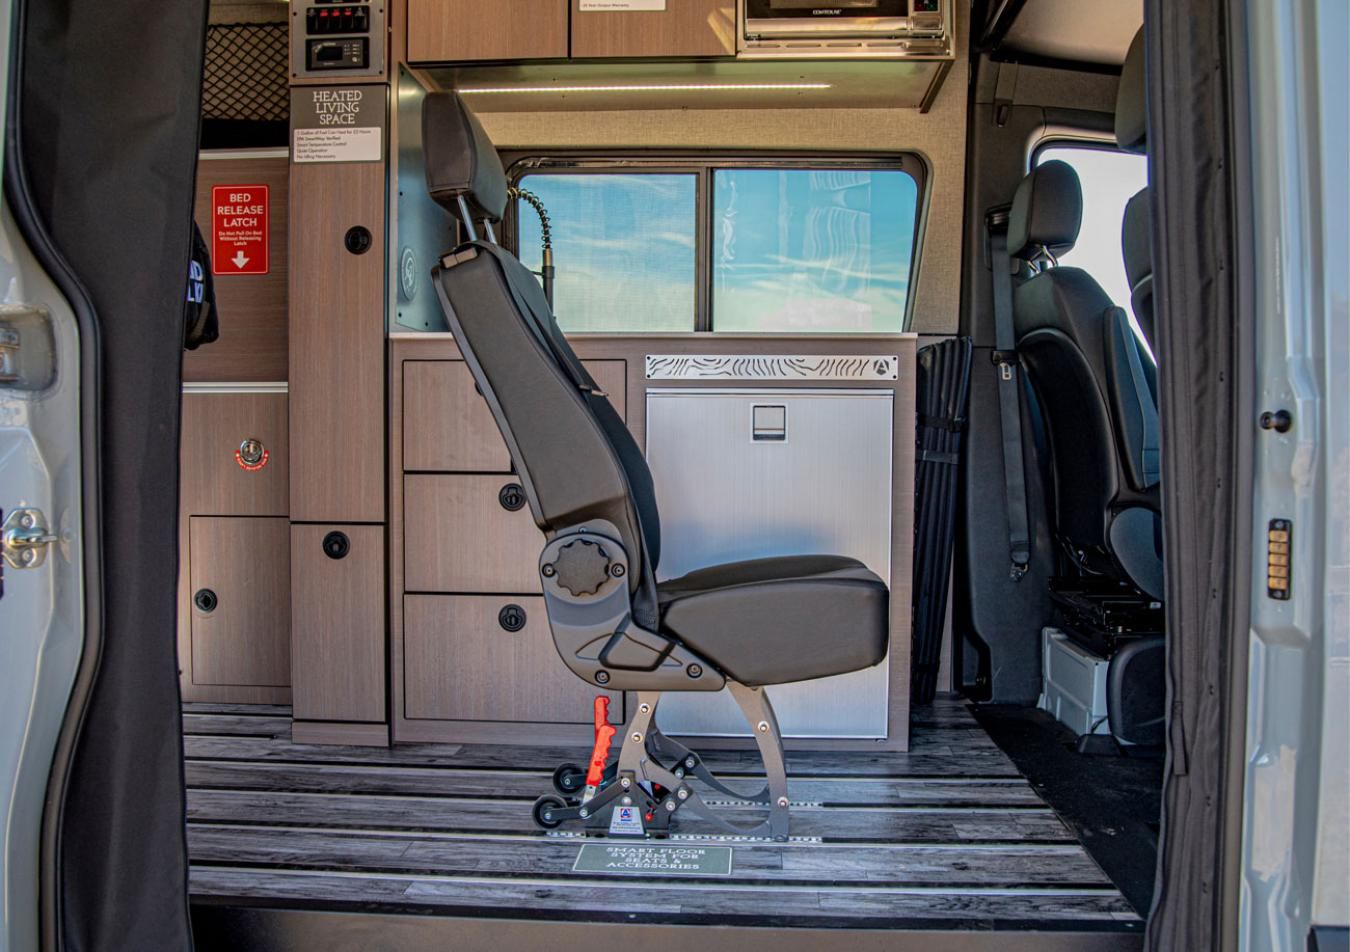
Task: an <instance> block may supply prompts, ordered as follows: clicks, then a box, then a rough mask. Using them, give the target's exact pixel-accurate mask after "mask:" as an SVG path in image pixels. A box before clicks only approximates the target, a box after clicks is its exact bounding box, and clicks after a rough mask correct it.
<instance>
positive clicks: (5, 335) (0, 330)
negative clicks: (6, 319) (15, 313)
mask: <svg viewBox="0 0 1350 952" xmlns="http://www.w3.org/2000/svg"><path fill="white" fill-rule="evenodd" d="M18 379H19V332H18V331H16V330H15V329H14V328H12V327H10V326H9V325H8V324H0V383H16V382H17V381H18Z"/></svg>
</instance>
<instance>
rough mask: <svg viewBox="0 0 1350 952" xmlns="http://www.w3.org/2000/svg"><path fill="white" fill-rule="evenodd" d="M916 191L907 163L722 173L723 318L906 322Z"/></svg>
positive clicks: (717, 289)
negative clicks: (894, 166) (892, 167)
mask: <svg viewBox="0 0 1350 952" xmlns="http://www.w3.org/2000/svg"><path fill="white" fill-rule="evenodd" d="M917 199H918V186H917V184H916V183H915V181H914V179H913V178H912V177H911V176H909V175H908V174H906V173H905V172H901V171H898V170H882V171H875V170H861V169H724V170H719V171H717V172H716V173H714V202H713V204H714V212H713V321H714V326H715V327H716V328H717V329H718V330H724V331H779V332H785V331H787V332H791V331H832V332H845V333H847V332H867V331H900V330H903V329H904V323H905V302H906V298H907V295H908V293H909V273H910V262H911V258H912V255H913V252H914V215H915V209H916V203H917Z"/></svg>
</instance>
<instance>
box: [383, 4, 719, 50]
mask: <svg viewBox="0 0 1350 952" xmlns="http://www.w3.org/2000/svg"><path fill="white" fill-rule="evenodd" d="M620 7H626V8H620ZM735 55H736V5H735V3H734V2H732V0H664V2H661V0H657V2H652V0H628V2H627V3H625V4H620V3H616V2H615V0H602V2H597V0H493V2H492V3H483V2H482V0H408V59H409V61H410V62H413V63H476V62H489V61H519V60H542V59H567V58H568V57H569V56H570V57H571V58H572V59H649V58H657V59H660V58H693V57H710V56H735Z"/></svg>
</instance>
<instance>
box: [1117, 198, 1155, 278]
mask: <svg viewBox="0 0 1350 952" xmlns="http://www.w3.org/2000/svg"><path fill="white" fill-rule="evenodd" d="M1152 217H1153V213H1152V212H1151V211H1150V210H1149V204H1148V189H1147V188H1141V189H1140V190H1139V191H1138V192H1136V193H1135V194H1134V197H1133V198H1131V199H1130V200H1129V201H1128V202H1126V203H1125V217H1124V218H1123V219H1122V220H1121V224H1120V247H1121V250H1122V251H1123V252H1124V255H1125V277H1126V278H1127V279H1128V280H1129V282H1130V289H1131V290H1133V289H1134V288H1137V287H1138V286H1139V282H1140V281H1143V280H1144V279H1145V278H1147V277H1150V276H1151V275H1152V274H1153V240H1152V231H1153V224H1152Z"/></svg>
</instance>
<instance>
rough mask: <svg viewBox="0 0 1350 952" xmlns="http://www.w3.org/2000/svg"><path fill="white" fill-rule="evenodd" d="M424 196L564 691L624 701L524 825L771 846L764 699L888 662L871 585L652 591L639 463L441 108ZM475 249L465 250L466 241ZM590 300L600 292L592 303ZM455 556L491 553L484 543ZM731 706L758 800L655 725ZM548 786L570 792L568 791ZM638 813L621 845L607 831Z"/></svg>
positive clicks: (447, 109) (464, 112) (853, 568)
mask: <svg viewBox="0 0 1350 952" xmlns="http://www.w3.org/2000/svg"><path fill="white" fill-rule="evenodd" d="M422 123H423V138H422V141H423V148H424V150H425V158H426V171H427V185H428V188H429V189H430V192H431V196H432V198H433V199H435V200H436V201H437V202H438V203H440V204H441V205H442V206H444V207H445V208H446V209H447V210H448V211H450V212H451V214H453V215H456V216H457V217H458V218H459V220H460V222H461V224H462V226H463V228H464V230H465V233H466V234H467V235H468V237H469V238H470V240H469V241H468V242H467V243H465V244H463V245H461V246H460V247H458V248H456V249H455V250H453V251H451V252H449V253H448V254H446V255H445V256H444V257H443V258H442V259H441V261H440V265H439V267H437V268H435V269H434V270H433V272H432V275H433V282H434V284H435V287H436V293H437V295H438V296H439V298H440V302H441V306H442V308H443V309H444V311H445V315H446V319H447V321H448V322H449V326H450V328H451V330H452V331H453V332H454V335H455V339H456V341H457V343H458V345H459V348H460V351H461V352H462V354H463V356H464V359H465V361H466V362H467V364H468V366H469V369H470V370H471V371H472V373H473V376H474V379H475V381H476V382H477V384H478V387H479V389H480V390H481V391H482V394H483V397H484V399H485V400H486V401H487V404H488V406H489V408H490V409H491V411H492V415H493V417H494V418H495V420H496V422H497V426H498V428H499V429H500V430H501V433H502V437H503V438H504V439H505V441H506V445H507V447H508V448H509V450H510V453H511V459H512V462H513V463H514V465H515V470H516V472H517V474H518V475H519V478H520V483H521V486H522V487H524V490H525V495H526V497H527V498H528V500H529V504H530V511H531V513H532V514H533V516H534V520H535V522H536V523H537V524H538V526H539V528H540V529H541V530H542V531H543V532H544V535H545V539H546V543H545V545H544V549H543V551H542V552H541V553H540V556H539V577H540V583H541V585H542V586H543V592H544V602H545V605H546V608H547V611H548V619H549V624H550V626H551V628H552V630H553V639H554V643H555V645H556V647H557V650H558V653H559V655H560V656H561V657H562V660H563V663H565V664H566V665H567V666H568V667H569V668H570V669H571V670H572V672H573V673H574V674H576V675H577V677H579V678H581V679H583V680H584V681H586V682H587V683H589V684H592V685H595V686H596V687H597V688H601V689H604V690H608V691H632V692H636V695H637V700H636V705H635V709H634V711H633V713H632V717H631V718H630V720H629V722H628V724H627V726H626V727H625V728H624V731H623V734H622V737H623V745H622V748H621V750H620V753H619V756H618V761H617V763H615V764H612V765H610V766H609V769H608V770H607V771H606V775H605V780H604V783H603V784H602V785H601V786H600V788H599V790H598V791H589V790H588V794H591V795H590V796H589V798H588V799H585V800H584V801H581V802H578V801H576V800H567V801H565V800H563V799H561V798H558V797H544V798H541V799H540V801H539V802H538V803H536V805H535V820H536V821H537V822H538V823H539V824H540V825H541V826H544V827H554V826H557V825H559V824H561V823H562V822H565V821H568V820H574V819H579V820H584V821H585V824H586V828H587V831H588V832H604V831H612V832H615V833H632V834H637V835H658V836H659V835H663V834H664V833H665V832H667V831H668V830H669V823H670V819H671V817H672V816H673V815H674V814H675V813H676V812H677V811H678V810H681V809H683V810H688V811H690V812H691V813H696V814H698V815H700V816H702V817H704V818H705V819H706V820H708V821H710V822H711V823H712V824H713V825H715V826H716V827H717V828H718V829H719V830H720V831H722V832H724V833H731V834H741V835H746V836H753V837H773V838H775V839H780V840H781V839H785V838H786V837H787V835H788V797H787V776H786V768H785V766H784V760H783V746H782V739H781V736H780V734H779V730H778V723H777V721H776V719H775V717H774V713H773V708H772V706H771V705H770V704H769V699H768V698H767V697H766V696H765V693H764V688H765V686H766V685H772V684H781V683H785V682H791V681H805V680H809V679H812V678H823V677H828V676H830V675H836V674H844V673H846V672H849V671H856V670H859V669H861V668H866V667H870V666H871V665H874V664H877V663H879V662H880V661H881V660H882V659H883V658H884V657H885V656H886V651H887V639H888V600H889V594H888V592H887V589H886V585H885V583H883V582H882V580H881V579H880V578H878V577H877V576H876V575H875V574H873V573H872V572H870V571H869V570H868V569H867V568H866V567H865V566H863V564H862V563H860V562H857V561H855V560H853V559H848V558H842V557H839V556H831V555H819V556H815V555H812V556H790V557H784V558H772V559H758V560H754V561H748V562H738V563H734V564H729V565H719V566H714V567H712V568H706V569H702V570H700V571H697V572H693V573H691V574H689V575H686V576H684V577H683V578H679V579H675V580H671V581H666V582H661V583H659V584H658V583H657V581H656V569H657V565H658V564H659V561H660V557H661V526H660V519H659V516H658V514H657V511H656V496H655V492H654V490H653V486H652V476H651V472H650V470H649V469H648V468H647V464H646V461H645V460H644V459H643V456H642V452H641V450H639V449H638V446H637V444H636V442H635V441H634V440H633V437H632V435H631V434H630V433H629V431H628V429H627V427H626V426H625V425H624V423H623V421H622V419H620V417H619V415H618V414H617V413H616V412H615V410H614V408H613V407H612V406H611V405H610V402H609V400H608V399H607V397H606V394H604V393H603V392H602V391H601V390H600V389H599V388H598V387H597V386H596V383H595V381H594V380H593V379H591V377H590V375H589V374H588V373H587V372H586V369H585V368H584V367H583V366H582V364H581V362H580V361H579V360H578V359H577V356H576V354H574V353H573V352H572V349H571V347H569V346H568V343H567V340H566V339H565V338H564V337H563V335H562V333H561V331H560V330H559V329H558V325H557V323H556V322H555V320H554V318H553V314H552V312H551V310H550V308H549V306H548V302H547V301H546V300H545V298H544V294H543V290H542V288H541V287H540V285H539V282H538V281H537V280H536V278H535V277H534V275H533V274H531V273H530V272H529V271H528V270H527V269H526V268H525V267H524V265H522V264H521V263H520V262H519V261H517V260H516V258H515V257H514V256H512V255H511V254H510V253H509V252H507V251H505V250H503V249H502V248H501V247H499V246H498V245H497V244H496V241H495V236H494V235H493V231H492V222H494V221H498V220H500V219H501V217H502V214H503V212H504V211H505V209H506V202H507V181H506V175H505V173H504V171H503V169H502V166H501V162H500V160H499V159H498V157H497V153H496V151H495V150H494V149H493V146H492V143H491V141H490V140H489V139H488V138H487V136H486V134H485V133H484V131H483V128H482V126H481V125H480V124H479V122H478V120H477V119H476V118H475V117H474V115H473V114H472V113H471V112H470V111H469V110H468V109H467V108H466V107H465V105H464V103H463V102H462V101H461V100H460V99H459V97H458V96H456V95H454V94H452V93H438V94H434V95H430V96H428V97H427V99H426V102H425V105H424V106H423V116H422ZM480 225H481V228H482V230H483V232H484V234H485V235H486V236H487V240H479V239H478V237H477V235H478V231H479V228H480ZM596 290H597V293H604V289H603V288H597V289H596ZM464 544H465V545H491V544H492V540H490V539H486V540H485V539H473V540H465V541H464ZM723 687H727V688H730V690H731V693H732V696H733V697H734V698H735V699H736V701H737V703H738V704H739V706H740V708H741V710H742V712H743V713H744V715H745V718H746V720H747V721H748V723H749V725H750V729H751V733H752V734H753V736H754V738H755V740H756V742H757V744H758V746H759V751H760V754H761V756H762V757H763V760H764V766H765V771H766V773H767V779H768V782H767V784H766V785H765V787H764V789H763V790H760V791H758V792H757V793H754V794H749V795H746V794H742V793H738V792H736V791H735V790H733V789H731V788H730V787H727V786H726V785H725V784H723V783H722V782H721V781H719V780H718V779H717V778H716V777H715V776H714V775H713V774H711V773H710V772H709V771H708V770H707V768H706V767H705V766H704V765H703V762H702V761H701V759H700V758H699V756H698V755H697V754H696V753H694V752H693V751H691V750H689V749H688V748H687V747H685V746H684V745H683V744H680V743H679V742H677V741H675V740H673V739H671V738H668V737H665V736H664V735H662V734H661V732H660V731H659V729H658V728H657V726H656V721H655V715H656V709H657V705H658V703H659V701H660V698H661V695H662V693H663V692H666V691H718V690H721V689H722V688H723ZM690 777H695V778H697V779H699V780H701V781H702V782H703V783H704V784H706V785H708V786H710V787H712V788H713V789H714V790H716V791H718V793H720V794H723V795H726V796H730V797H734V798H737V799H740V800H745V801H748V802H750V803H753V804H762V805H764V806H765V807H766V808H767V809H768V816H767V819H765V820H764V821H763V822H761V823H759V824H758V825H756V826H754V827H751V828H743V827H739V826H736V825H733V824H731V823H729V822H727V821H726V820H725V819H723V818H722V817H720V816H718V815H717V813H715V812H714V811H713V809H712V808H711V807H710V805H709V804H708V803H707V802H706V801H704V800H703V799H702V798H701V797H700V796H699V794H698V792H697V791H696V790H695V789H694V788H693V787H691V786H690V784H689V782H688V780H689V778H690ZM555 778H559V779H564V783H563V784H562V786H563V787H564V788H565V789H567V790H568V792H571V791H573V790H574V789H575V788H576V786H577V785H578V781H577V779H576V778H575V777H574V776H573V777H568V775H567V772H566V771H564V772H563V773H562V774H561V775H555ZM620 807H623V808H627V809H625V810H624V811H623V815H624V817H625V818H629V817H631V816H632V815H633V810H634V809H636V811H637V816H638V817H639V820H640V823H639V825H637V826H636V827H633V826H624V825H623V824H619V823H616V824H614V826H611V820H612V819H613V814H614V811H615V810H616V809H618V808H620Z"/></svg>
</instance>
